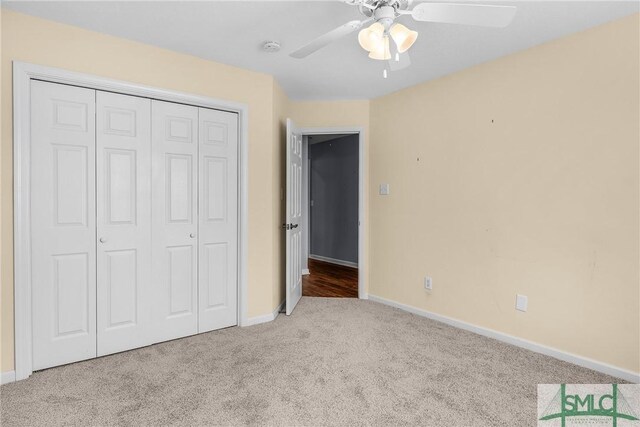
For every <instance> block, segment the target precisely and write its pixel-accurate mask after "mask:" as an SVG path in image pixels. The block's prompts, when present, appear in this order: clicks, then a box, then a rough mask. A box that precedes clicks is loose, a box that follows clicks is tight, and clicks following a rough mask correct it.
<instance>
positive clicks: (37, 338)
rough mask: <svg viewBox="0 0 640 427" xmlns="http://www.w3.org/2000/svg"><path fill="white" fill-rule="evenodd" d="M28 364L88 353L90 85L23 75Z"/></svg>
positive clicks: (92, 309) (91, 313)
mask: <svg viewBox="0 0 640 427" xmlns="http://www.w3.org/2000/svg"><path fill="white" fill-rule="evenodd" d="M31 235H32V238H31V283H32V290H31V295H32V304H33V313H34V316H33V321H32V331H33V369H34V370H37V369H43V368H48V367H51V366H56V365H62V364H65V363H70V362H75V361H78V360H83V359H88V358H91V357H95V356H96V258H95V245H96V211H95V91H94V90H91V89H84V88H78V87H74V86H65V85H60V84H54V83H45V82H40V81H32V82H31Z"/></svg>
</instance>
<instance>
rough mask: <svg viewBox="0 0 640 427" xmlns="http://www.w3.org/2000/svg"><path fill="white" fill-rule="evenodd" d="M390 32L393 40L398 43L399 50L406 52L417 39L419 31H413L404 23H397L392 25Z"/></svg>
mask: <svg viewBox="0 0 640 427" xmlns="http://www.w3.org/2000/svg"><path fill="white" fill-rule="evenodd" d="M389 34H390V35H391V37H392V38H393V41H394V42H395V43H396V46H397V47H398V52H400V53H404V52H406V51H407V50H409V48H410V47H411V46H413V44H414V43H415V41H416V39H417V38H418V32H417V31H411V30H410V29H408V28H407V27H405V26H404V25H402V24H395V25H394V26H393V27H391V29H390V30H389Z"/></svg>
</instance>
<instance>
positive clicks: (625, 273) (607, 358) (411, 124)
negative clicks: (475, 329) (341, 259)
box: [370, 15, 640, 372]
mask: <svg viewBox="0 0 640 427" xmlns="http://www.w3.org/2000/svg"><path fill="white" fill-rule="evenodd" d="M638 17H639V15H635V16H632V17H628V18H625V19H623V20H620V21H617V22H613V23H611V24H607V25H604V26H601V27H598V28H594V29H591V30H589V31H586V32H584V33H580V34H576V35H572V36H570V37H567V38H564V39H560V40H557V41H554V42H551V43H548V44H545V45H542V46H539V47H536V48H533V49H530V50H527V51H524V52H520V53H517V54H515V55H511V56H508V57H505V58H502V59H499V60H497V61H493V62H490V63H486V64H484V65H481V66H478V67H474V68H471V69H468V70H465V71H462V72H460V73H457V74H454V75H451V76H448V77H445V78H442V79H439V80H436V81H433V82H429V83H425V84H421V85H418V86H415V87H411V88H410V89H406V90H403V91H401V92H397V93H394V94H392V95H389V96H385V97H383V98H379V99H376V100H374V101H372V103H371V158H370V159H371V160H370V168H371V206H370V207H371V211H370V215H371V232H372V234H371V249H372V252H371V281H370V293H371V294H372V295H378V296H380V297H384V298H388V299H392V300H395V301H398V302H401V303H404V304H409V305H412V306H415V307H419V308H421V309H425V310H429V311H432V312H434V313H438V314H441V315H445V316H450V317H453V318H456V319H459V320H463V321H465V322H469V323H472V324H475V325H479V326H483V327H487V328H491V329H494V330H497V331H501V332H504V333H507V334H511V335H515V336H517V337H521V338H524V339H527V340H531V341H534V342H537V343H541V344H544V345H547V346H551V347H555V348H557V349H560V350H564V351H567V352H571V353H574V354H577V355H580V356H584V357H588V358H592V359H595V360H597V361H600V362H604V363H608V364H611V365H614V366H617V367H620V368H623V369H627V370H631V371H634V372H639V371H640V354H639V348H640V342H639V337H640V306H639V301H640V294H639V287H640V286H639V283H640V278H639V259H640V253H639V249H638V236H639V233H640V230H639V225H638V221H639V218H640V211H639V185H638V173H639V166H638V165H639V162H638V160H639V147H638V146H639V140H640V135H639V128H640V122H639V116H640V111H639V101H638V99H639V97H638V95H639V90H640V88H639V86H638V80H639V75H640V70H639V66H638V61H639V57H638V55H639V53H638V52H639V41H638V40H639V37H638V35H639V26H638ZM418 158H419V160H418ZM383 182H387V183H390V186H391V195H389V196H379V195H377V194H376V191H375V190H376V188H377V185H378V184H379V183H383ZM426 275H430V276H432V277H433V280H434V282H433V283H434V288H433V291H432V292H431V293H430V294H429V293H427V292H425V291H424V289H423V277H424V276H426ZM516 293H521V294H525V295H527V296H528V297H529V310H528V311H527V312H526V313H522V312H517V311H516V310H515V309H514V305H515V298H516Z"/></svg>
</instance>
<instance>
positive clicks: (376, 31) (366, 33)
mask: <svg viewBox="0 0 640 427" xmlns="http://www.w3.org/2000/svg"><path fill="white" fill-rule="evenodd" d="M382 33H384V27H383V26H382V24H380V23H378V22H374V23H373V24H371V25H369V27H367V28H363V29H362V30H360V32H359V33H358V42H359V43H360V46H361V47H362V48H363V49H364V50H366V51H367V52H371V51H372V50H374V49H376V48H378V46H379V45H380V43H382Z"/></svg>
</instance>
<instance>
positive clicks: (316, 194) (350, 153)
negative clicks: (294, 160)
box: [302, 133, 360, 298]
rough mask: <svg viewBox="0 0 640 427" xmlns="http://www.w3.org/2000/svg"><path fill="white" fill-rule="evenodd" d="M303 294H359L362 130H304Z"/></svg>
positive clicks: (317, 295) (313, 295) (336, 295)
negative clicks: (321, 131)
mask: <svg viewBox="0 0 640 427" xmlns="http://www.w3.org/2000/svg"><path fill="white" fill-rule="evenodd" d="M302 158H303V170H302V172H303V173H302V175H303V180H302V181H303V182H302V193H303V194H302V200H303V206H302V224H303V227H302V263H303V266H302V271H303V278H302V295H303V296H309V297H334V298H358V278H359V274H358V272H359V271H358V265H359V206H360V200H359V199H360V194H359V193H360V185H359V184H360V182H359V179H360V178H359V177H360V135H359V134H358V133H342V134H340V133H337V134H336V133H332V134H308V135H303V149H302Z"/></svg>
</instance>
